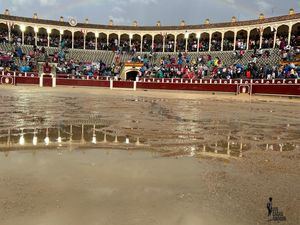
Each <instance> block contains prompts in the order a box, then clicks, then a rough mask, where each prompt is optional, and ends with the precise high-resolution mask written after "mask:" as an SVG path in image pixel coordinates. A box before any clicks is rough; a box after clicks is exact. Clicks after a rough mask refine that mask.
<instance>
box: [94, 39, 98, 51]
mask: <svg viewBox="0 0 300 225" xmlns="http://www.w3.org/2000/svg"><path fill="white" fill-rule="evenodd" d="M95 50H98V38H97V37H95Z"/></svg>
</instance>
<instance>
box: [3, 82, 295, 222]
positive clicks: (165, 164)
mask: <svg viewBox="0 0 300 225" xmlns="http://www.w3.org/2000/svg"><path fill="white" fill-rule="evenodd" d="M0 104H1V108H0V117H1V120H0V149H1V152H2V154H1V155H0V221H2V222H1V223H0V224H5V225H18V224H22V225H26V224H28V225H29V224H30V225H35V224H36V225H38V224H49V225H50V224H51V225H52V224H56V225H57V224H58V225H60V224H75V225H77V224H78V225H79V224H101V225H102V224H116V225H117V224H124V225H125V224H145V225H147V224H163V225H168V224H180V225H181V224H200V225H201V224H207V225H210V224H212V225H219V224H220V225H221V224H230V225H235V224H236V225H238V224H240V225H244V224H245V225H246V224H272V223H274V224H275V223H276V224H277V222H268V221H267V220H268V218H267V216H266V203H267V199H268V197H270V196H272V197H273V199H274V203H273V205H274V206H276V207H278V208H279V210H280V211H282V212H283V213H284V216H286V218H287V221H286V222H282V223H283V224H299V221H300V217H299V213H298V212H299V209H300V208H299V206H300V201H299V190H300V183H299V173H300V172H299V171H300V170H299V169H300V166H299V165H300V164H299V159H300V157H299V156H300V154H299V146H300V143H299V140H300V131H299V130H300V129H299V128H300V119H299V111H300V101H299V100H298V99H287V98H274V97H260V96H256V97H253V98H252V101H251V103H250V101H249V97H248V96H238V97H237V96H231V95H211V94H203V93H201V94H200V93H194V92H187V93H186V92H166V91H149V92H143V91H138V92H131V91H115V90H114V91H109V90H107V89H82V88H56V89H51V88H44V89H39V88H36V87H30V86H28V87H2V88H1V89H0ZM47 138H48V139H47ZM34 139H35V141H34ZM33 142H35V144H33Z"/></svg>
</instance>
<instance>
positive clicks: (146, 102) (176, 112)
mask: <svg viewBox="0 0 300 225" xmlns="http://www.w3.org/2000/svg"><path fill="white" fill-rule="evenodd" d="M174 95H175V94H174ZM178 97H179V98H180V96H178ZM293 104H294V103H292V104H289V103H272V102H270V103H268V102H255V103H253V102H252V103H249V102H248V101H244V102H242V101H241V102H237V101H233V102H232V101H230V100H228V99H224V100H216V99H209V98H208V99H200V100H197V99H174V98H162V97H157V96H155V97H143V96H135V95H133V94H128V92H125V94H124V95H119V94H118V95H116V94H109V93H107V94H106V93H105V94H103V95H96V94H94V95H88V94H87V95H84V94H83V95H81V94H80V93H77V92H75V91H74V90H72V92H71V93H68V92H67V91H66V92H63V93H61V92H57V93H56V92H51V93H48V92H47V91H42V92H40V91H39V90H38V89H33V90H29V89H24V88H23V89H22V88H20V89H18V90H15V91H11V90H10V91H9V92H8V93H7V92H5V91H4V90H2V91H1V98H0V105H1V109H0V117H1V120H0V146H1V147H0V149H1V151H5V152H6V154H7V151H11V150H19V149H31V148H32V149H42V148H45V149H49V148H51V149H53V148H57V149H77V148H81V149H83V148H85V149H88V148H91V147H93V148H115V149H136V150H138V149H141V150H149V151H156V152H160V153H161V154H162V155H163V156H197V155H199V154H202V155H203V154H206V155H209V156H214V155H215V156H218V155H219V156H220V155H221V156H233V157H243V154H244V153H245V152H247V151H251V150H261V151H280V152H284V151H293V150H295V149H296V148H298V147H299V140H300V129H299V127H300V119H299V117H297V116H296V115H297V114H298V113H299V107H297V106H294V105H293ZM297 105H298V104H297Z"/></svg>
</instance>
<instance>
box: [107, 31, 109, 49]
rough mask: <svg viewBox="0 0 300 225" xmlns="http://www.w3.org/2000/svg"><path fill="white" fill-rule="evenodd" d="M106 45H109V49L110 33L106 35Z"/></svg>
mask: <svg viewBox="0 0 300 225" xmlns="http://www.w3.org/2000/svg"><path fill="white" fill-rule="evenodd" d="M106 45H107V49H108V45H109V34H108V35H107V36H106Z"/></svg>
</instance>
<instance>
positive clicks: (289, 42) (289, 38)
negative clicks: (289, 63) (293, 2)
mask: <svg viewBox="0 0 300 225" xmlns="http://www.w3.org/2000/svg"><path fill="white" fill-rule="evenodd" d="M291 36H292V25H291V24H289V35H288V45H290V44H291Z"/></svg>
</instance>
